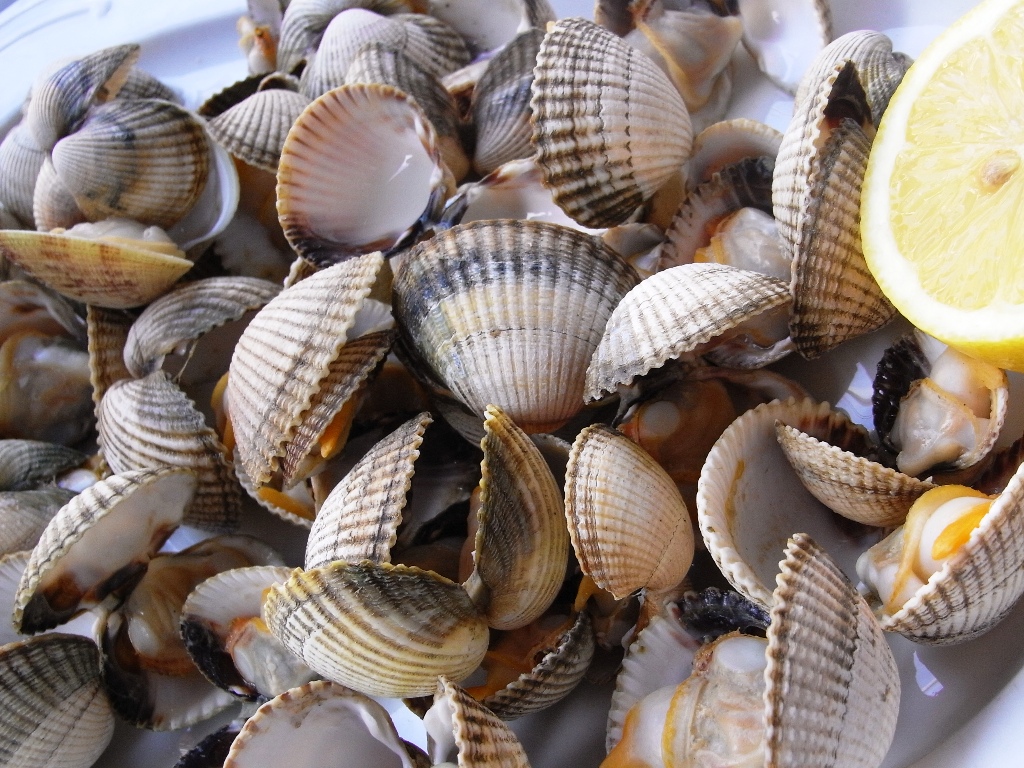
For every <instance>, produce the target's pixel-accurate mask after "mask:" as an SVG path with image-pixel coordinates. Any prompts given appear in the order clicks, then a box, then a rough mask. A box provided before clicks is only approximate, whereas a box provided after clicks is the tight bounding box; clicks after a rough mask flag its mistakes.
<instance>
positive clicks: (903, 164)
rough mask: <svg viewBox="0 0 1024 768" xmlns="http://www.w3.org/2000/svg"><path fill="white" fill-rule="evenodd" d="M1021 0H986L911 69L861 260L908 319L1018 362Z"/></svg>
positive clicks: (873, 179)
mask: <svg viewBox="0 0 1024 768" xmlns="http://www.w3.org/2000/svg"><path fill="white" fill-rule="evenodd" d="M1022 83H1024V1H1022V0H986V2H984V3H982V4H980V5H978V6H977V7H976V8H975V9H974V10H972V11H971V12H970V13H968V14H967V15H965V16H964V17H963V18H961V19H960V20H959V21H957V22H956V23H955V24H954V25H953V26H951V27H950V28H949V29H947V30H946V31H945V32H943V33H942V34H941V35H940V36H939V37H938V38H936V40H935V41H934V42H933V43H932V44H931V45H930V46H929V47H928V48H927V49H926V50H925V52H924V53H923V54H922V55H921V57H920V58H919V59H917V61H915V62H914V64H913V66H911V68H910V69H909V71H908V72H907V74H906V76H905V77H904V79H903V82H902V83H901V84H900V86H899V88H898V89H897V90H896V93H895V94H894V96H893V98H892V100H891V101H890V102H889V107H888V109H887V110H886V112H885V115H884V116H883V118H882V121H881V125H880V126H879V130H878V134H877V136H876V137H875V141H874V144H873V145H872V148H871V155H870V159H869V161H868V168H867V174H866V176H865V178H864V186H863V188H862V197H861V201H862V202H861V233H862V241H863V248H864V255H865V258H866V259H867V263H868V267H869V268H870V270H871V272H872V273H873V274H874V276H875V279H876V280H877V281H878V284H879V286H881V288H882V291H883V292H884V293H885V295H886V296H888V297H889V300H890V301H892V303H893V304H894V305H895V306H896V308H897V309H899V310H900V312H901V313H903V315H904V316H906V317H907V318H908V319H909V320H910V321H911V322H912V323H914V325H916V326H917V327H918V328H920V329H921V330H923V331H925V332H927V333H929V334H931V335H933V336H935V337H937V338H939V339H941V340H942V341H945V342H946V343H947V344H949V345H950V346H953V347H956V348H957V349H959V350H961V351H962V352H964V353H966V354H969V355H973V356H975V357H978V358H981V359H983V360H986V361H988V362H990V363H993V364H995V365H998V366H1000V367H1002V368H1010V369H1013V370H1018V371H1024V88H1022Z"/></svg>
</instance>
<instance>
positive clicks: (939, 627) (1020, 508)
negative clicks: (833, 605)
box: [881, 465, 1024, 645]
mask: <svg viewBox="0 0 1024 768" xmlns="http://www.w3.org/2000/svg"><path fill="white" fill-rule="evenodd" d="M1022 564H1024V465H1022V466H1021V467H1018V468H1017V471H1016V472H1015V473H1014V475H1013V477H1012V478H1011V479H1010V481H1009V483H1008V484H1007V486H1006V488H1005V489H1004V490H1003V491H1002V492H1001V493H1000V494H999V496H998V497H997V498H996V499H995V500H993V501H992V505H991V506H990V507H989V510H988V512H987V514H986V515H985V516H984V517H983V518H982V520H981V522H980V523H979V524H978V526H977V528H975V529H974V530H973V531H972V532H971V535H970V538H969V539H968V540H967V542H966V543H965V544H963V546H961V547H960V549H959V550H957V551H956V552H955V553H954V554H953V555H951V556H950V558H949V560H948V561H947V562H946V563H945V565H944V566H943V567H942V569H941V570H940V571H938V572H937V573H936V574H934V575H933V576H932V577H931V578H930V579H929V580H928V582H927V583H926V584H925V585H924V586H923V587H921V588H920V589H919V590H918V591H917V593H916V594H915V595H914V596H913V597H912V598H911V599H910V600H908V601H907V602H906V603H904V604H903V607H902V608H901V609H900V610H899V611H898V612H897V613H895V614H893V615H891V616H883V617H882V618H881V623H882V628H883V629H885V630H886V631H889V632H899V633H900V634H902V635H904V636H905V637H908V638H910V639H911V640H913V641H915V642H918V643H927V644H930V645H950V644H953V643H961V642H964V641H966V640H970V639H972V638H974V637H977V636H978V635H980V634H982V633H984V632H986V631H988V630H989V629H991V628H992V627H993V626H995V625H996V624H997V623H998V622H1000V621H1001V620H1002V619H1003V618H1005V616H1006V614H1007V613H1009V611H1010V609H1011V608H1012V607H1013V606H1014V605H1015V604H1016V602H1017V601H1018V600H1019V599H1020V596H1021V594H1024V566H1022Z"/></svg>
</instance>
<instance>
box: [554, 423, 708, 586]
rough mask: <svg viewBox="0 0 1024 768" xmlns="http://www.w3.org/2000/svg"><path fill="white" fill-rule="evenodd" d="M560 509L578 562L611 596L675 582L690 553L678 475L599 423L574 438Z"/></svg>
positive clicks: (687, 565)
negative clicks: (562, 510) (562, 504)
mask: <svg viewBox="0 0 1024 768" xmlns="http://www.w3.org/2000/svg"><path fill="white" fill-rule="evenodd" d="M565 515H566V518H567V520H568V522H569V534H570V536H571V537H572V546H573V550H574V551H575V552H576V558H577V559H578V560H579V563H580V568H581V569H582V570H583V572H584V573H585V574H587V575H588V576H590V578H592V579H593V580H594V582H595V583H596V584H597V585H598V586H599V587H601V588H602V589H605V590H607V591H609V592H611V593H612V595H614V596H615V598H616V599H619V600H621V599H623V598H625V597H627V596H629V595H630V594H632V593H633V592H636V591H637V590H639V589H648V590H653V591H659V590H665V589H669V588H671V587H674V586H676V585H677V584H678V583H679V582H680V581H682V580H683V577H684V576H685V575H686V572H687V571H688V570H689V568H690V564H691V562H692V561H693V553H694V541H693V538H694V537H693V526H692V523H691V522H690V516H689V513H688V511H687V509H686V503H685V502H684V501H683V498H682V496H680V494H679V490H678V489H677V488H676V484H675V482H673V480H672V478H670V477H669V476H668V473H666V472H665V470H664V469H662V468H661V467H660V466H659V465H658V464H657V463H656V462H655V461H654V459H652V458H651V457H650V455H649V454H648V453H647V452H646V451H644V450H643V449H642V448H640V447H639V446H638V445H636V443H634V442H633V441H632V440H630V439H629V438H627V437H625V436H624V435H622V434H621V433H619V432H616V431H615V430H613V429H611V428H610V427H606V426H604V425H603V424H595V425H592V426H590V427H587V428H586V429H584V430H583V431H582V432H580V434H579V435H578V436H577V438H576V441H575V442H574V443H573V447H572V451H571V452H570V454H569V464H568V466H567V467H566V479H565Z"/></svg>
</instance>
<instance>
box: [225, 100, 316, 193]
mask: <svg viewBox="0 0 1024 768" xmlns="http://www.w3.org/2000/svg"><path fill="white" fill-rule="evenodd" d="M308 104H309V99H308V98H306V97H305V96H303V95H302V94H301V93H295V92H294V91H288V90H284V89H281V88H273V89H270V90H265V91H257V92H256V93H254V94H252V95H251V96H249V97H248V98H247V99H245V100H244V101H242V102H241V103H240V104H237V105H236V106H233V107H231V108H230V109H228V110H227V111H225V112H223V113H221V114H219V115H217V116H216V117H215V118H213V119H212V120H210V122H209V123H208V125H209V129H210V135H211V136H213V138H214V139H215V140H216V141H218V142H219V143H220V144H221V145H222V146H223V147H224V148H225V149H226V150H227V151H228V152H230V153H231V154H232V155H233V156H234V157H237V158H238V159H240V160H244V161H245V162H247V163H248V164H249V165H253V166H256V167H257V168H262V169H263V170H265V171H269V172H270V173H277V164H278V163H279V162H280V160H281V148H282V147H283V146H284V140H285V137H286V136H288V131H289V130H291V127H292V125H293V124H294V123H295V121H296V120H297V119H298V117H299V115H300V114H302V110H304V109H305V108H306V106H307V105H308Z"/></svg>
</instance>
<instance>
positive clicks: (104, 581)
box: [13, 468, 195, 632]
mask: <svg viewBox="0 0 1024 768" xmlns="http://www.w3.org/2000/svg"><path fill="white" fill-rule="evenodd" d="M194 491H195V481H194V480H193V478H192V476H191V475H190V474H189V473H188V472H186V471H184V470H180V469H170V468H167V469H160V470H153V469H149V470H141V471H135V472H126V473H123V474H120V475H111V476H110V477H108V478H106V479H105V480H101V481H99V482H97V483H96V484H95V485H93V486H91V487H90V488H87V489H86V490H84V491H82V493H80V494H79V495H78V496H76V497H75V498H73V499H72V500H71V501H70V502H68V503H67V504H66V505H65V506H64V507H62V508H61V510H60V511H59V512H58V513H57V514H56V516H54V518H53V519H52V520H51V521H50V523H49V524H48V525H47V527H46V530H45V531H43V536H42V538H41V539H40V541H39V543H38V544H37V545H36V547H35V549H33V550H32V556H31V558H30V560H29V564H28V567H27V568H26V569H25V573H24V575H23V576H22V579H21V583H20V584H19V586H18V594H17V596H16V598H15V604H14V615H13V621H14V624H15V626H16V627H17V628H18V629H19V631H21V632H39V631H41V630H44V629H49V628H51V627H55V626H57V625H58V624H61V623H63V622H64V621H67V620H68V619H69V618H71V617H72V616H74V615H75V614H77V613H79V612H81V611H84V610H86V609H88V608H90V607H92V606H95V605H98V604H99V603H100V602H101V601H102V600H103V599H104V598H105V597H106V596H107V595H108V594H110V593H112V592H118V593H121V594H123V593H124V592H125V591H127V590H128V589H130V588H131V586H132V585H133V584H134V583H135V582H136V581H137V580H138V578H139V577H140V576H141V574H142V573H143V572H145V568H146V563H147V562H148V561H149V559H150V558H152V557H153V556H154V555H155V554H156V552H157V550H159V549H160V547H161V546H162V545H163V543H164V541H165V540H166V539H167V537H168V536H170V535H171V533H172V532H173V531H174V529H175V528H177V527H178V525H179V524H180V523H181V519H182V515H183V514H184V510H185V507H186V505H187V504H188V503H189V501H190V500H191V498H192V494H193V492H194ZM113 531H117V536H116V538H117V540H118V541H120V542H121V545H120V546H119V547H117V548H116V549H112V548H109V547H105V546H104V543H106V542H107V541H109V540H111V537H112V536H113V535H114V534H113V533H112V532H113Z"/></svg>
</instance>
